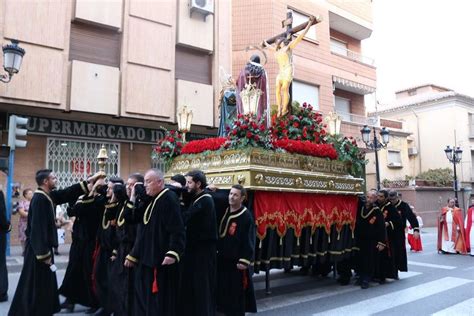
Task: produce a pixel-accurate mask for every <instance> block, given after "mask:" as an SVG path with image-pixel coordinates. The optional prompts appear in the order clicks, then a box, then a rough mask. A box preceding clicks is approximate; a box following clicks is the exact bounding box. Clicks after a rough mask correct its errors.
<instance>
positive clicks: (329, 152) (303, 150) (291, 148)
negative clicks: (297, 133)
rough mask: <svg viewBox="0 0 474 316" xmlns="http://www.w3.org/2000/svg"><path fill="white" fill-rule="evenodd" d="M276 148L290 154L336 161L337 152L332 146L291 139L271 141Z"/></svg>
mask: <svg viewBox="0 0 474 316" xmlns="http://www.w3.org/2000/svg"><path fill="white" fill-rule="evenodd" d="M273 145H274V146H275V147H276V148H282V149H284V150H286V151H287V152H290V153H297V154H301V155H307V156H313V157H321V158H329V159H332V160H334V159H337V157H338V155H337V151H336V149H335V148H334V146H333V145H332V144H316V143H312V142H310V141H307V140H305V141H299V140H293V139H277V140H274V141H273Z"/></svg>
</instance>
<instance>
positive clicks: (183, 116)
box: [176, 105, 193, 142]
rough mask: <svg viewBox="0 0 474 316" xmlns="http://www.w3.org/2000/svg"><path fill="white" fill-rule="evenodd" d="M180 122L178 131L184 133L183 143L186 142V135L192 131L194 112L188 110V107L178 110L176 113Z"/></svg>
mask: <svg viewBox="0 0 474 316" xmlns="http://www.w3.org/2000/svg"><path fill="white" fill-rule="evenodd" d="M176 118H177V120H178V130H179V131H180V132H181V133H183V142H186V133H187V132H189V131H190V130H191V122H192V120H193V111H192V110H188V107H187V106H186V105H184V106H182V107H181V108H180V109H178V112H177V113H176Z"/></svg>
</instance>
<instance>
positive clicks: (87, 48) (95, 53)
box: [69, 23, 121, 67]
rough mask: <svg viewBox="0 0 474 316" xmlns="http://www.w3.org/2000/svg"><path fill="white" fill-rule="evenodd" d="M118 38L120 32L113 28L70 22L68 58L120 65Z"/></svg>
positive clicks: (119, 43) (119, 42)
mask: <svg viewBox="0 0 474 316" xmlns="http://www.w3.org/2000/svg"><path fill="white" fill-rule="evenodd" d="M120 38H121V35H120V33H118V32H117V31H114V30H109V29H106V28H103V27H98V26H94V25H87V24H84V23H71V38H70V41H69V60H80V61H85V62H88V63H93V64H99V65H106V66H111V67H120V49H121V48H120V45H121V41H120Z"/></svg>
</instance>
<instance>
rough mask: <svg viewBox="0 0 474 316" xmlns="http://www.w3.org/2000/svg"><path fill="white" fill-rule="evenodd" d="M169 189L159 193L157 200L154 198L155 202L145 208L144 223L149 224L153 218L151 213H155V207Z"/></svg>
mask: <svg viewBox="0 0 474 316" xmlns="http://www.w3.org/2000/svg"><path fill="white" fill-rule="evenodd" d="M168 191H169V189H168V188H166V189H163V190H162V191H161V192H160V194H158V196H157V197H156V198H155V200H153V203H150V205H148V207H147V208H146V210H145V213H144V214H143V224H145V225H146V224H148V222H149V221H150V218H151V214H153V209H154V208H155V204H156V202H157V201H158V200H159V199H160V198H161V197H162V196H163V194H165V193H166V192H168Z"/></svg>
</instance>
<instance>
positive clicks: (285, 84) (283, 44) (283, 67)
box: [263, 16, 319, 117]
mask: <svg viewBox="0 0 474 316" xmlns="http://www.w3.org/2000/svg"><path fill="white" fill-rule="evenodd" d="M318 22H319V20H318V19H317V18H315V17H314V16H310V17H309V21H308V22H307V24H306V27H305V28H304V30H303V32H301V33H300V34H299V35H298V36H297V37H296V38H295V39H293V40H291V41H290V40H289V39H288V37H289V38H291V37H292V35H293V34H294V33H296V32H298V30H296V29H297V28H294V29H291V28H290V29H289V30H288V31H287V32H286V33H283V34H281V35H279V37H278V38H277V39H276V40H275V42H274V44H273V45H271V44H270V43H269V41H264V42H263V44H264V46H265V47H267V48H269V49H270V50H273V51H275V57H276V60H277V63H278V68H279V72H278V75H277V78H276V101H277V105H278V112H277V116H278V117H282V116H285V115H286V114H288V103H289V102H290V84H291V82H292V81H293V49H294V48H295V46H296V45H298V43H299V42H301V41H302V40H303V37H304V36H305V35H306V33H308V31H309V29H310V27H311V26H312V25H313V24H315V23H318ZM290 23H291V22H290ZM303 25H304V24H303ZM300 30H301V29H300Z"/></svg>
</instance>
